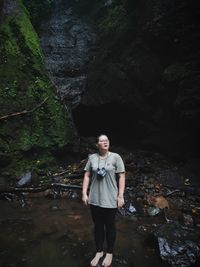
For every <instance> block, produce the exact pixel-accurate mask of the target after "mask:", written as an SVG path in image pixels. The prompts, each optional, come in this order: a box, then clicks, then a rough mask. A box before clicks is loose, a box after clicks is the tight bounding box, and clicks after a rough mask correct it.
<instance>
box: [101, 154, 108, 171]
mask: <svg viewBox="0 0 200 267" xmlns="http://www.w3.org/2000/svg"><path fill="white" fill-rule="evenodd" d="M108 155H109V152H108V153H107V156H106V157H105V159H102V160H105V163H104V167H102V168H104V169H105V167H106V162H107V158H108ZM99 164H100V155H99V158H98V170H99Z"/></svg>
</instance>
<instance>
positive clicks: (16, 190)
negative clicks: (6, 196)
mask: <svg viewBox="0 0 200 267" xmlns="http://www.w3.org/2000/svg"><path fill="white" fill-rule="evenodd" d="M47 189H61V190H63V191H65V190H69V189H77V190H81V189H82V186H80V185H67V184H60V183H51V184H49V185H46V186H39V187H8V188H5V187H4V188H0V194H2V193H38V192H43V191H45V190H47Z"/></svg>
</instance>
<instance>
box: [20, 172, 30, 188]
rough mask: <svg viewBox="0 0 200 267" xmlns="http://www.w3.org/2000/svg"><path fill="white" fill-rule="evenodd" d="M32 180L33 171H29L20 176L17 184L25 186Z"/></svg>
mask: <svg viewBox="0 0 200 267" xmlns="http://www.w3.org/2000/svg"><path fill="white" fill-rule="evenodd" d="M30 182H31V172H27V173H25V174H23V175H22V176H20V177H19V181H18V182H17V186H18V187H20V186H24V185H27V184H29V183H30Z"/></svg>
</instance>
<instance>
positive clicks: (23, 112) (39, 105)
mask: <svg viewBox="0 0 200 267" xmlns="http://www.w3.org/2000/svg"><path fill="white" fill-rule="evenodd" d="M48 98H49V97H46V98H45V99H44V100H43V101H42V102H41V103H40V104H38V105H37V106H36V107H34V108H32V109H31V110H23V111H19V112H15V113H12V114H8V115H5V116H2V117H0V120H4V119H7V118H9V117H16V116H19V115H23V114H27V113H32V112H34V111H35V110H36V109H38V108H40V107H41V106H42V105H43V104H44V103H45V102H46V101H47V99H48Z"/></svg>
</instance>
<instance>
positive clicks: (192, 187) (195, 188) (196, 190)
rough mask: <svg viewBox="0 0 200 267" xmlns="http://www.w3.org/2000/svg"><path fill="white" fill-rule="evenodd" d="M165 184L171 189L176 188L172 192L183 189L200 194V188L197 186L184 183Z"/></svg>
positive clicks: (192, 193) (186, 191)
mask: <svg viewBox="0 0 200 267" xmlns="http://www.w3.org/2000/svg"><path fill="white" fill-rule="evenodd" d="M163 186H164V187H166V188H170V189H176V190H174V192H172V193H171V194H173V193H177V192H180V191H183V192H185V193H189V194H191V195H200V188H199V187H197V186H196V187H194V186H188V185H185V186H184V185H183V186H181V185H180V186H171V185H163ZM171 194H170V193H169V194H167V195H171Z"/></svg>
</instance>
